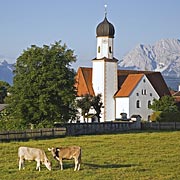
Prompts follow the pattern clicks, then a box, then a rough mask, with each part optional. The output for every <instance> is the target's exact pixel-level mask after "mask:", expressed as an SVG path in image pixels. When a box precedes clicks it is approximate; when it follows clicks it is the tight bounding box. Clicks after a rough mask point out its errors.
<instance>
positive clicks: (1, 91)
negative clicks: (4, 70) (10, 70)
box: [0, 81, 10, 104]
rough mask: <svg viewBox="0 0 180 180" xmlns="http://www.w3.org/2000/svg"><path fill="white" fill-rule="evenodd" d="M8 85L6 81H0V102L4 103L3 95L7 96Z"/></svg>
mask: <svg viewBox="0 0 180 180" xmlns="http://www.w3.org/2000/svg"><path fill="white" fill-rule="evenodd" d="M9 88H10V85H9V84H8V83H7V82H4V81H0V104H3V103H4V100H5V97H7V92H8V89H9Z"/></svg>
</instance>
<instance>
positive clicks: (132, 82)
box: [115, 74, 143, 97]
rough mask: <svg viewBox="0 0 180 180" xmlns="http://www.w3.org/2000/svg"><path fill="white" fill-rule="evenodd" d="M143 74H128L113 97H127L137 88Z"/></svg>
mask: <svg viewBox="0 0 180 180" xmlns="http://www.w3.org/2000/svg"><path fill="white" fill-rule="evenodd" d="M142 77H143V74H129V75H128V76H127V78H126V79H125V81H124V83H123V84H122V86H121V88H120V89H119V91H118V92H117V93H116V95H115V97H128V96H130V94H131V93H132V91H133V90H134V88H135V87H136V86H137V84H138V83H139V81H140V80H141V78H142Z"/></svg>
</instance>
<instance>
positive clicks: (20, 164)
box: [19, 158, 24, 170]
mask: <svg viewBox="0 0 180 180" xmlns="http://www.w3.org/2000/svg"><path fill="white" fill-rule="evenodd" d="M21 168H23V169H24V159H22V158H19V170H21Z"/></svg>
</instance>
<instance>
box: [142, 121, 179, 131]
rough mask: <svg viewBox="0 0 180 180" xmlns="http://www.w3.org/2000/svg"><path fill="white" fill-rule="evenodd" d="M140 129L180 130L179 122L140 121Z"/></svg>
mask: <svg viewBox="0 0 180 180" xmlns="http://www.w3.org/2000/svg"><path fill="white" fill-rule="evenodd" d="M141 129H142V130H180V122H146V123H141Z"/></svg>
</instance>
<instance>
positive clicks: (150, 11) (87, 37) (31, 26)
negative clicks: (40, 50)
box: [0, 0, 180, 68]
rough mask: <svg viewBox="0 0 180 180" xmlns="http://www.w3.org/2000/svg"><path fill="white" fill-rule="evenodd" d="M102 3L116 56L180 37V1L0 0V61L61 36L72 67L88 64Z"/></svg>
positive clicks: (94, 47)
mask: <svg viewBox="0 0 180 180" xmlns="http://www.w3.org/2000/svg"><path fill="white" fill-rule="evenodd" d="M105 4H107V12H108V14H107V17H108V20H109V21H110V22H111V23H112V24H113V25H114V27H115V31H116V32H115V39H114V43H115V47H114V48H115V50H114V51H115V54H114V55H115V57H116V58H118V59H119V60H120V59H122V58H123V56H124V55H126V54H127V53H128V51H130V50H131V49H132V48H134V47H135V46H136V45H137V44H140V43H141V44H154V43H155V42H156V41H158V40H160V39H166V38H175V39H180V23H179V20H180V10H179V8H180V0H90V1H89V0H0V61H2V60H4V59H6V60H8V62H10V63H14V62H15V61H16V58H17V57H18V56H19V55H20V54H21V53H22V52H23V50H26V49H27V48H28V47H30V46H31V45H32V44H35V45H37V46H42V45H44V44H47V45H49V44H52V43H54V42H55V41H59V40H62V43H66V45H67V46H68V48H70V49H73V50H74V52H75V54H76V55H77V63H76V64H73V67H75V68H77V67H78V66H91V59H93V58H95V56H96V32H95V31H96V27H97V25H98V24H99V23H100V22H101V21H102V20H103V19H104V5H105Z"/></svg>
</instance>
